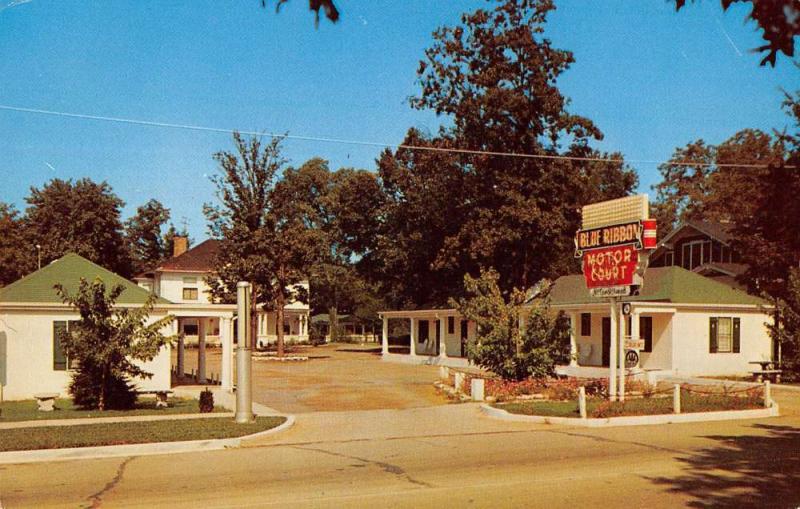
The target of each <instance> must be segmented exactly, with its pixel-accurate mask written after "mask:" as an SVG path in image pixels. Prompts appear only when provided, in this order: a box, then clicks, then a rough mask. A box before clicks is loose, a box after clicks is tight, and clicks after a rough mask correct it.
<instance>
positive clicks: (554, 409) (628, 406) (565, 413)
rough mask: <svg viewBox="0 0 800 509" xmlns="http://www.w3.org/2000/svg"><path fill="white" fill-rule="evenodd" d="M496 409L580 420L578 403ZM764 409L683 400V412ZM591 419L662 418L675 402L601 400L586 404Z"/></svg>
mask: <svg viewBox="0 0 800 509" xmlns="http://www.w3.org/2000/svg"><path fill="white" fill-rule="evenodd" d="M496 406H497V408H500V409H502V410H506V411H507V412H510V413H512V414H522V415H541V416H545V417H579V414H578V402H577V401H526V402H519V403H501V404H498V405H496ZM752 408H763V401H762V400H761V399H760V398H743V397H733V396H724V395H721V394H720V395H698V394H686V393H683V394H682V396H681V412H683V413H693V412H716V411H721V410H747V409H752ZM586 413H587V414H588V415H589V417H618V416H624V415H659V414H671V413H672V398H671V397H669V398H637V399H629V400H627V401H625V402H624V403H621V402H609V401H606V400H600V399H588V400H587V401H586Z"/></svg>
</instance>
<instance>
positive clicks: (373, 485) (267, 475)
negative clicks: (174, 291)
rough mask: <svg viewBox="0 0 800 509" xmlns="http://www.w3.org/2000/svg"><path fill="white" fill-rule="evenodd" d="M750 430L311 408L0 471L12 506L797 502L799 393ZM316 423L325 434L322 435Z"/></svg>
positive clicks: (3, 493)
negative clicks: (224, 436)
mask: <svg viewBox="0 0 800 509" xmlns="http://www.w3.org/2000/svg"><path fill="white" fill-rule="evenodd" d="M776 396H777V399H778V401H779V402H780V403H782V404H783V407H784V408H785V413H786V414H787V415H785V416H782V417H778V418H772V419H763V420H757V421H753V420H751V421H736V422H716V423H700V424H680V425H666V426H637V427H622V428H605V429H594V430H587V429H580V428H567V427H557V426H545V425H536V426H528V425H521V424H518V423H505V422H499V421H494V420H491V419H489V418H487V417H484V416H481V415H480V413H479V412H478V410H477V408H476V407H475V406H473V405H449V406H439V407H430V408H420V409H408V410H385V411H363V412H341V413H324V412H317V413H308V414H302V415H300V416H298V423H297V425H296V427H295V428H294V429H293V430H291V431H289V432H287V433H285V434H283V435H279V436H277V437H274V438H271V439H267V440H262V441H259V442H256V443H251V444H250V446H249V447H246V448H242V449H234V450H227V451H217V452H206V453H191V454H181V455H170V456H141V457H130V458H119V459H99V460H85V461H80V462H57V463H39V464H30V465H5V466H2V467H0V500H2V507H3V508H14V507H61V506H65V507H78V506H85V507H144V506H150V507H315V508H316V507H598V506H600V507H602V506H605V507H648V508H650V507H653V508H656V507H680V506H696V507H699V506H711V507H737V508H738V507H748V506H752V507H787V508H789V507H798V506H800V392H793V393H781V392H778V393H777V394H776ZM325 426H328V429H327V431H326V429H325Z"/></svg>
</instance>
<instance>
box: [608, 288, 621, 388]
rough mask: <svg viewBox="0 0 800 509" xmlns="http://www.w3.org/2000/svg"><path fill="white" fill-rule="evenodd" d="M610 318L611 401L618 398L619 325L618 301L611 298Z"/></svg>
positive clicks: (609, 367) (609, 365) (609, 382)
mask: <svg viewBox="0 0 800 509" xmlns="http://www.w3.org/2000/svg"><path fill="white" fill-rule="evenodd" d="M609 309H610V311H611V314H610V319H611V327H610V328H611V331H610V334H611V341H610V344H609V346H608V348H609V351H608V398H609V399H610V400H611V401H616V400H617V335H618V333H619V330H618V329H619V327H617V301H616V299H611V306H610V308H609Z"/></svg>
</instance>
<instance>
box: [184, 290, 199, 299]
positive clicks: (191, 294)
mask: <svg viewBox="0 0 800 509" xmlns="http://www.w3.org/2000/svg"><path fill="white" fill-rule="evenodd" d="M183 300H197V288H184V289H183Z"/></svg>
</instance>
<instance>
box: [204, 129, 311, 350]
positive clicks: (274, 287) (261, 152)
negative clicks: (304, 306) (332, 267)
mask: <svg viewBox="0 0 800 509" xmlns="http://www.w3.org/2000/svg"><path fill="white" fill-rule="evenodd" d="M233 138H234V143H235V145H236V153H233V152H218V153H217V154H215V155H214V158H215V159H216V160H217V162H218V163H219V169H220V174H219V175H217V176H215V177H214V179H213V180H214V183H215V184H216V186H217V198H218V199H219V201H220V205H218V206H214V205H211V204H206V205H205V207H204V211H205V214H206V216H207V217H208V219H209V222H210V228H211V232H212V234H213V235H214V236H215V237H216V238H219V239H220V241H221V245H220V249H219V253H218V255H217V257H216V260H215V275H214V276H213V277H210V278H208V280H207V281H208V284H209V286H210V287H211V291H212V294H213V295H214V296H215V297H216V298H218V299H221V300H223V301H227V302H232V301H234V300H235V296H236V284H237V282H239V281H248V282H250V283H251V285H252V292H253V293H252V299H251V302H252V313H251V324H250V326H251V334H252V338H253V341H255V338H256V337H257V331H258V329H257V325H258V322H257V310H258V308H259V307H260V308H261V309H264V310H267V311H272V310H274V311H275V313H276V319H277V329H278V330H277V336H278V337H277V348H278V355H283V353H284V337H283V336H284V334H283V320H284V314H283V311H284V306H285V305H286V303H287V302H289V301H290V300H292V299H298V300H305V299H307V295H306V292H305V291H304V290H303V287H302V285H301V284H300V283H302V282H303V281H304V280H305V278H306V277H307V275H306V274H305V273H304V269H306V268H307V266H308V260H309V259H310V258H311V257H312V255H311V253H314V252H315V251H316V248H315V247H314V246H313V245H312V243H311V242H310V241H309V239H310V237H311V235H310V234H309V230H310V228H309V227H308V226H307V225H306V224H305V223H304V216H303V214H302V208H301V206H302V205H303V204H296V203H294V202H293V200H292V196H291V193H290V192H288V191H287V190H286V189H285V188H284V187H279V186H278V185H277V184H278V182H277V180H278V176H279V174H280V173H281V171H282V170H283V169H284V166H285V164H286V161H285V159H284V158H283V157H282V156H281V150H280V143H281V140H280V139H279V138H273V139H272V140H271V141H270V143H269V144H267V145H265V146H262V144H261V140H260V139H259V138H257V137H253V138H252V139H250V140H249V141H248V140H245V139H244V138H242V137H241V135H239V133H234V135H233ZM312 240H313V239H312Z"/></svg>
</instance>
